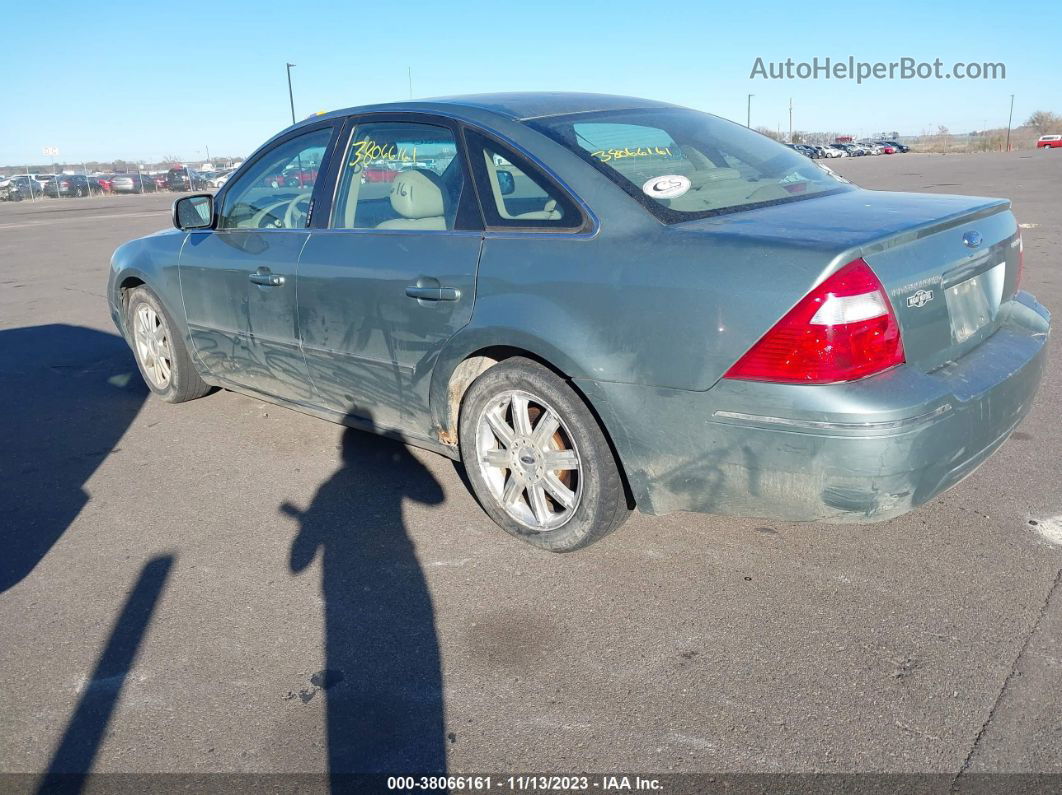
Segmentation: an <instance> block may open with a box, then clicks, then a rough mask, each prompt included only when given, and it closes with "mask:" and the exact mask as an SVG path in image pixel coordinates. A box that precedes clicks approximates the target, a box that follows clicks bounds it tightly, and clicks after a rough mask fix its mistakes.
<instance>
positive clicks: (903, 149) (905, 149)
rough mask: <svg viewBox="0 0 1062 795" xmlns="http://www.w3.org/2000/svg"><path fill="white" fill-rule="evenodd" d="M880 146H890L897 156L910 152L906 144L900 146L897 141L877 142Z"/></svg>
mask: <svg viewBox="0 0 1062 795" xmlns="http://www.w3.org/2000/svg"><path fill="white" fill-rule="evenodd" d="M878 143H879V144H881V145H882V146H891V147H892V148H893V149H894V150H895V151H896V152H897V153H898V154H904V153H906V152H910V151H911V147H909V146H907V144H901V143H900V142H899V141H878Z"/></svg>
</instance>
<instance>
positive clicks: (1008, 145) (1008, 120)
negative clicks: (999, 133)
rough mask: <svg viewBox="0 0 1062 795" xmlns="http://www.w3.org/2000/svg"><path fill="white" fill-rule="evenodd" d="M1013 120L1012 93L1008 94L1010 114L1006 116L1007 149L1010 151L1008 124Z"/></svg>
mask: <svg viewBox="0 0 1062 795" xmlns="http://www.w3.org/2000/svg"><path fill="white" fill-rule="evenodd" d="M1012 121H1014V95H1013V94H1011V95H1010V115H1009V116H1007V151H1008V152H1009V151H1010V124H1011V122H1012Z"/></svg>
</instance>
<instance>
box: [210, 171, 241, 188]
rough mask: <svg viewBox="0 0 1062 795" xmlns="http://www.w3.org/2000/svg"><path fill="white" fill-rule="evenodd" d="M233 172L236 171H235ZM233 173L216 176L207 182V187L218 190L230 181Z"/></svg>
mask: <svg viewBox="0 0 1062 795" xmlns="http://www.w3.org/2000/svg"><path fill="white" fill-rule="evenodd" d="M232 171H235V169H233V170H232ZM232 171H222V172H219V173H217V174H215V175H214V176H212V177H210V179H208V180H207V185H208V186H209V187H211V188H213V189H214V190H217V189H218V188H220V187H222V186H223V185H224V184H225V183H226V182H228V181H229V177H230V176H231V175H232Z"/></svg>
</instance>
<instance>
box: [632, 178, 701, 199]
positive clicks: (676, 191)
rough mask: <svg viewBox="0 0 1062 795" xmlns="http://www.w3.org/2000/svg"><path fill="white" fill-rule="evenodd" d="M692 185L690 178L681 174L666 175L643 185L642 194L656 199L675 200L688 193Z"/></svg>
mask: <svg viewBox="0 0 1062 795" xmlns="http://www.w3.org/2000/svg"><path fill="white" fill-rule="evenodd" d="M691 185H692V183H691V182H690V180H689V177H684V176H682V175H681V174H665V175H664V176H662V177H653V178H652V179H651V180H649V181H648V182H646V183H645V184H644V185H642V193H644V194H645V195H646V196H652V197H653V198H654V199H674V198H675V197H676V196H681V195H682V194H683V193H685V192H686V191H688V190H689V189H690V186H691Z"/></svg>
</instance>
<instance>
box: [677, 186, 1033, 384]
mask: <svg viewBox="0 0 1062 795" xmlns="http://www.w3.org/2000/svg"><path fill="white" fill-rule="evenodd" d="M679 226H681V227H684V228H686V229H690V230H691V231H693V230H694V229H696V228H700V229H703V230H704V231H709V230H710V231H711V232H712V233H713V234H717V235H718V234H721V235H723V236H725V237H727V238H730V239H733V238H734V237H738V238H743V237H748V238H755V239H756V240H758V241H760V242H762V243H766V244H769V245H771V246H779V247H782V248H789V247H796V248H799V249H800V250H801V252H802V253H804V254H806V253H807V252H808V249H817V250H821V252H822V255H823V260H822V262H823V267H824V270H823V271H822V272H821V273H820V274H818V278H816V279H815V282H814V284H817V283H818V282H820V281H822V280H823V279H825V278H826V277H827V276H829V275H830V274H831V273H833V272H834V271H835V270H837V269H839V268H841V267H843V266H844V265H845V264H847V263H848V262H850V261H852V260H854V259H856V258H858V257H862V258H863V259H864V260H866V262H867V263H868V264H869V265H870V267H871V269H872V270H873V271H874V273H875V275H877V277H878V279H879V280H880V281H881V283H882V285H883V286H884V287H885V290H886V292H887V293H888V296H889V300H890V301H891V302H892V306H893V310H894V311H895V313H896V318H897V321H898V322H899V324H900V331H901V335H902V339H903V345H904V352H905V355H906V361H907V363H908V364H909V365H911V366H913V367H917V368H919V369H921V370H923V371H926V372H928V371H930V370H934V369H937V368H939V367H940V366H942V365H944V364H946V363H947V362H949V361H954V360H955V359H958V358H959V357H961V356H963V355H964V354H966V353H968V352H969V351H970V350H972V349H973V348H975V347H977V345H979V344H980V343H981V342H983V341H984V340H985V339H987V338H988V337H989V336H991V334H992V333H993V332H994V331H995V330H996V329H997V328H998V326H999V307H1000V304H1001V303H1002V302H1003V301H1005V300H1007V299H1008V298H1010V296H1012V295H1013V294H1014V292H1015V290H1016V289H1017V282H1018V270H1019V258H1020V252H1019V236H1018V228H1017V223H1016V222H1015V220H1014V216H1013V215H1012V214H1011V212H1010V202H1008V201H1007V200H1005V199H989V198H980V197H973V196H951V195H938V194H923V193H891V192H882V191H869V190H862V189H856V190H851V191H845V192H843V193H839V194H835V195H832V196H824V197H820V198H815V199H809V200H807V201H800V202H792V203H789V204H781V205H776V206H774V207H767V208H762V209H759V210H750V211H747V212H742V213H734V214H732V215H724V216H717V217H715V218H709V219H704V220H701V221H693V222H689V223H685V224H680V225H679ZM814 284H812V285H809V288H808V289H809V290H810V289H811V287H813V286H814ZM800 297H802V296H794V303H795V302H796V300H799V298H800Z"/></svg>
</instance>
